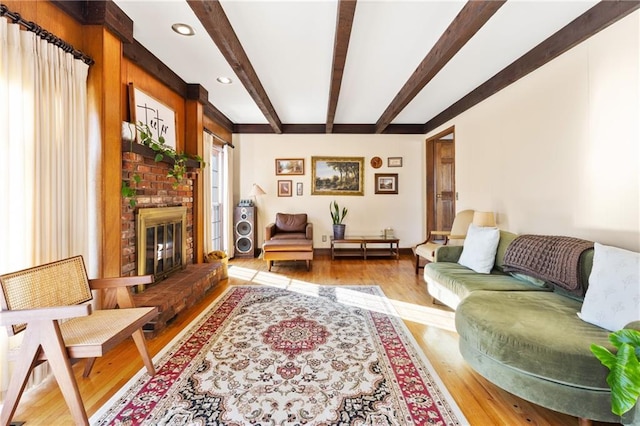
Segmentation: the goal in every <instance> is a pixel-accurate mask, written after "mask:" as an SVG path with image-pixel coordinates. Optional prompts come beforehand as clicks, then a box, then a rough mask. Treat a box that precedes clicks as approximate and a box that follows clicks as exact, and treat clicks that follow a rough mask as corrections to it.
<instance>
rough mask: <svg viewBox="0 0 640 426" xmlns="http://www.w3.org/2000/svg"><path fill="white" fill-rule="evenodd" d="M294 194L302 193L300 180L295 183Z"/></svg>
mask: <svg viewBox="0 0 640 426" xmlns="http://www.w3.org/2000/svg"><path fill="white" fill-rule="evenodd" d="M296 195H298V196H300V195H302V182H298V183H296Z"/></svg>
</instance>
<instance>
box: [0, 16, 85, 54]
mask: <svg viewBox="0 0 640 426" xmlns="http://www.w3.org/2000/svg"><path fill="white" fill-rule="evenodd" d="M0 16H6V17H8V18H10V19H11V20H12V21H13V23H14V24H20V25H22V26H23V27H25V28H26V29H27V30H28V31H31V32H33V33H35V34H36V35H37V36H38V37H40V38H41V39H43V40H46V41H47V42H49V43H51V44H54V45H55V46H58V47H59V48H61V49H62V50H64V51H65V52H67V53H71V54H72V55H73V57H74V58H76V59H80V60H81V61H82V62H84V63H85V64H87V65H93V64H94V62H95V61H94V60H93V59H92V58H91V57H90V56H88V55H86V54H84V53H83V52H81V51H79V50H77V49H76V48H74V47H73V46H72V45H70V44H69V43H67V42H66V41H64V40H62V39H61V38H59V37H56V36H55V35H53V34H51V33H50V32H49V31H47V30H45V29H44V28H42V27H41V26H39V25H37V24H36V23H35V22H33V21H25V20H24V19H23V18H22V16H20V14H19V13H16V12H11V11H10V10H9V8H8V7H7V6H5V5H4V4H0Z"/></svg>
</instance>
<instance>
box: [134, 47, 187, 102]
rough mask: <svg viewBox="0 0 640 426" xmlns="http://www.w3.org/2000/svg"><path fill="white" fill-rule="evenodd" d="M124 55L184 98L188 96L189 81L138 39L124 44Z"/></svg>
mask: <svg viewBox="0 0 640 426" xmlns="http://www.w3.org/2000/svg"><path fill="white" fill-rule="evenodd" d="M122 55H123V56H124V57H125V58H127V59H129V60H131V61H132V62H134V63H135V64H136V65H138V66H139V67H140V68H142V69H144V70H145V71H147V72H148V73H149V74H151V75H153V76H154V77H155V78H156V79H158V81H160V82H161V83H162V84H164V85H165V86H167V87H168V88H169V89H171V90H173V91H174V92H176V93H177V94H179V95H180V96H182V97H184V98H186V97H187V96H186V95H187V83H185V82H184V80H182V79H181V78H180V77H179V76H178V74H176V73H175V72H173V71H172V70H171V69H170V68H169V67H168V66H166V65H165V64H164V63H163V62H162V61H161V60H160V59H158V58H156V57H155V56H154V55H153V54H152V53H151V52H149V51H148V50H147V49H146V48H145V47H144V46H143V45H141V44H140V42H138V41H137V40H134V41H133V43H131V44H126V43H125V44H123V45H122Z"/></svg>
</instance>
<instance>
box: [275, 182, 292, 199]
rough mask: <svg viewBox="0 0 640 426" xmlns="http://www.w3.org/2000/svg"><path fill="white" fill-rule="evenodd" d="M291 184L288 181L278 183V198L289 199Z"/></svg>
mask: <svg viewBox="0 0 640 426" xmlns="http://www.w3.org/2000/svg"><path fill="white" fill-rule="evenodd" d="M291 185H292V182H291V181H290V180H279V181H278V197H291V196H292V195H293V194H292V191H291Z"/></svg>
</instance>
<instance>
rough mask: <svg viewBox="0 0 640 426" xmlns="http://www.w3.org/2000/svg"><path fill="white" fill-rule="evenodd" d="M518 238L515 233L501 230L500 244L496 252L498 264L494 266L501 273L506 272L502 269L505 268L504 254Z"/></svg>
mask: <svg viewBox="0 0 640 426" xmlns="http://www.w3.org/2000/svg"><path fill="white" fill-rule="evenodd" d="M517 237H518V234H514V233H513V232H509V231H503V230H500V242H499V243H498V251H497V252H496V262H495V264H494V265H493V267H494V268H496V269H497V270H498V271H500V272H504V270H503V269H502V267H503V266H504V254H505V252H506V251H507V247H509V244H511V242H512V241H513V240H515V239H516V238H517Z"/></svg>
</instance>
